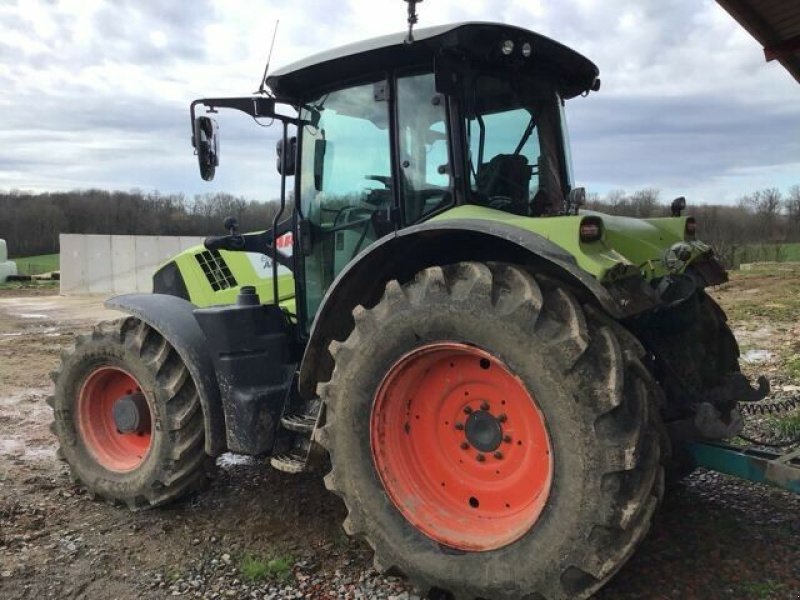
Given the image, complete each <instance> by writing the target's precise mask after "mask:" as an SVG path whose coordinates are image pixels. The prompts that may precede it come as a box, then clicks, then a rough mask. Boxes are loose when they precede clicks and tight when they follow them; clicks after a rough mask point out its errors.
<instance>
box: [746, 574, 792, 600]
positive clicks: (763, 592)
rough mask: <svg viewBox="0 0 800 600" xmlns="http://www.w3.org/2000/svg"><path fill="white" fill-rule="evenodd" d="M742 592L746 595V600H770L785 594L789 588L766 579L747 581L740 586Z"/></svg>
mask: <svg viewBox="0 0 800 600" xmlns="http://www.w3.org/2000/svg"><path fill="white" fill-rule="evenodd" d="M740 589H741V591H742V592H744V593H745V594H746V596H745V597H747V598H759V599H763V600H771V599H772V598H778V597H779V596H778V595H779V594H785V593H786V592H787V591H788V590H789V588H788V587H786V584H784V583H778V582H776V581H772V580H771V579H768V580H767V581H748V582H747V583H743V584H742V585H741V586H740Z"/></svg>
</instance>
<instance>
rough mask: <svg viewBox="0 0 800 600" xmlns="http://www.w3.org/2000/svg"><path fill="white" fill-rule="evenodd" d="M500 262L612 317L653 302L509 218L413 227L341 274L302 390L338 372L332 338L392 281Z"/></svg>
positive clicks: (316, 334)
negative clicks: (605, 279) (597, 274)
mask: <svg viewBox="0 0 800 600" xmlns="http://www.w3.org/2000/svg"><path fill="white" fill-rule="evenodd" d="M467 260H474V261H499V262H510V263H514V264H519V265H523V266H529V267H531V268H533V269H534V270H535V271H536V272H538V273H542V274H545V275H549V276H552V277H556V278H558V279H559V280H561V281H562V282H563V283H564V284H566V285H568V286H570V287H571V288H572V289H573V290H574V291H575V292H576V293H578V294H579V295H581V296H582V297H583V299H584V300H587V301H594V302H595V303H597V304H599V305H600V307H601V308H602V309H603V310H605V311H606V312H607V313H608V314H609V315H611V317H612V318H615V319H620V318H623V317H624V316H627V315H628V314H630V312H631V309H632V308H634V307H636V309H637V310H640V309H641V307H642V306H644V305H647V304H648V303H649V302H650V299H649V298H644V296H645V295H646V291H644V290H643V287H644V286H640V285H639V282H638V281H635V282H632V283H633V284H635V285H620V286H615V289H614V290H613V293H612V291H609V289H607V288H606V287H604V286H603V285H602V284H601V283H600V282H599V281H598V280H597V279H595V278H594V277H592V276H591V275H590V274H589V273H587V272H586V271H584V270H582V269H581V268H580V267H578V265H577V263H576V261H575V259H574V257H573V256H572V255H571V254H569V253H568V252H566V251H565V250H564V249H563V248H561V247H559V246H557V245H556V244H554V243H553V242H551V241H549V240H548V239H546V238H545V237H543V236H541V235H539V234H536V233H533V232H532V231H528V230H525V229H520V228H519V227H515V226H513V225H509V224H507V223H502V222H497V221H491V220H484V219H452V220H446V221H427V222H425V223H422V224H420V225H415V226H412V227H408V228H406V229H403V230H401V231H399V232H396V233H394V234H392V235H389V236H386V237H384V238H383V239H381V240H379V241H377V242H376V243H374V244H372V245H371V246H370V247H369V248H367V249H365V250H364V251H363V252H361V254H359V255H358V256H357V257H356V258H355V259H354V260H353V261H351V262H350V263H349V264H348V265H347V266H346V267H345V269H344V270H343V271H342V272H341V273H340V274H339V276H338V277H337V278H336V279H335V280H334V282H333V284H331V286H330V288H329V289H328V291H327V293H326V294H325V297H324V298H323V299H322V303H321V304H320V307H319V310H318V311H317V316H316V319H315V320H314V324H313V326H312V328H311V331H310V332H309V342H308V345H307V346H306V351H305V355H304V356H303V362H302V364H301V367H300V376H299V380H298V389H299V392H300V394H301V395H302V396H303V397H304V398H311V397H313V395H314V393H315V388H316V384H317V383H318V382H321V381H327V380H328V379H329V378H330V375H331V373H332V372H333V359H332V357H331V356H330V354H329V352H328V345H329V344H330V342H331V341H332V340H339V341H342V340H344V339H345V338H346V337H347V336H348V335H349V333H350V331H351V330H352V328H353V325H354V323H353V316H352V311H353V309H354V308H355V307H356V306H358V305H363V306H365V307H371V306H374V305H375V304H376V303H377V302H378V301H379V300H380V297H381V295H382V294H383V290H384V287H385V285H386V283H387V282H389V281H391V280H393V279H396V280H398V281H400V282H401V283H404V282H406V281H409V280H410V279H411V278H412V277H414V275H415V274H416V273H417V272H419V271H421V270H422V269H425V268H427V267H430V266H434V265H446V264H452V263H455V262H459V261H467Z"/></svg>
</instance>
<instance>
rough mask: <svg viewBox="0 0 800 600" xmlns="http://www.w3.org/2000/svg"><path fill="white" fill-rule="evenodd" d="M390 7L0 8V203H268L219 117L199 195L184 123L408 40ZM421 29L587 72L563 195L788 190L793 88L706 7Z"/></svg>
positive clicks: (558, 14)
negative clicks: (14, 194)
mask: <svg viewBox="0 0 800 600" xmlns="http://www.w3.org/2000/svg"><path fill="white" fill-rule="evenodd" d="M405 9H406V4H405V2H402V1H401V0H293V1H291V2H290V1H288V0H249V1H248V0H225V1H224V2H223V1H217V2H212V1H210V0H191V2H189V1H180V2H179V1H178V0H173V1H169V0H158V1H153V0H130V1H128V0H115V1H111V0H64V1H58V0H51V1H42V0H17V1H15V0H0V90H2V91H0V111H2V112H0V189H2V190H9V189H12V188H16V189H22V190H32V191H40V190H66V189H75V188H89V187H100V188H108V189H123V190H127V189H131V188H140V189H143V190H152V189H158V190H161V191H163V192H185V193H187V194H189V195H191V194H196V193H204V192H216V191H227V192H231V193H234V194H241V195H246V196H248V197H252V198H257V199H260V200H267V199H271V198H275V197H276V196H277V192H278V182H277V175H276V174H275V169H274V163H275V161H274V147H275V140H276V139H277V137H278V135H279V130H278V127H277V126H276V127H273V128H271V129H263V128H260V127H257V126H256V125H255V124H254V123H253V122H252V121H251V120H249V118H248V117H246V116H244V115H239V114H236V113H233V112H228V113H226V114H224V115H220V117H219V122H220V127H221V134H222V148H221V155H222V157H221V162H222V164H221V167H220V169H219V170H218V171H217V178H216V179H215V181H213V182H211V183H206V182H203V181H202V180H200V178H199V176H198V174H197V168H196V162H195V159H194V157H193V155H192V149H191V147H190V142H189V136H190V130H189V117H188V105H189V103H190V102H191V100H193V99H195V98H198V97H202V96H217V95H245V94H249V93H251V92H253V91H254V90H255V89H256V87H257V85H258V80H259V77H260V75H261V73H262V71H263V68H264V61H265V58H266V54H267V50H268V48H269V40H270V38H271V35H272V30H273V27H274V22H275V20H276V19H280V21H281V24H280V30H279V33H278V40H277V44H276V48H275V54H274V57H273V63H272V64H273V67H279V66H281V65H284V64H288V63H290V62H292V61H294V60H297V59H299V58H302V57H304V56H306V55H308V54H312V53H315V52H319V51H322V50H325V49H327V48H330V47H333V46H337V45H341V44H346V43H350V42H354V41H357V40H359V39H362V38H365V37H372V36H375V35H381V34H384V33H391V32H394V31H398V30H401V29H403V28H404V27H405V16H406V15H405ZM419 12H420V17H421V20H420V26H427V25H437V24H442V23H447V22H453V21H464V20H488V21H501V22H506V23H512V24H514V25H519V26H522V27H527V28H530V29H533V30H535V31H538V32H540V33H543V34H545V35H548V36H550V37H553V38H555V39H557V40H559V41H561V42H563V43H566V44H567V45H569V46H571V47H573V48H575V49H576V50H578V51H579V52H581V53H583V54H585V55H586V56H588V57H589V58H590V59H592V60H593V61H594V62H595V63H596V64H597V65H598V66H599V67H600V73H601V78H602V81H603V86H602V89H601V91H600V93H598V94H591V95H590V96H589V97H587V98H580V97H579V98H576V99H574V100H572V101H570V102H568V103H567V111H568V117H569V122H570V133H571V137H572V145H573V159H574V162H575V172H576V179H577V182H578V184H580V185H584V186H586V188H587V189H588V191H590V192H599V193H601V194H603V193H606V192H607V191H609V190H611V189H625V190H628V191H633V190H635V189H639V188H643V187H656V188H659V189H660V190H661V192H662V200H664V201H666V200H669V199H670V198H671V197H673V196H675V195H685V196H687V198H688V199H689V201H690V202H734V201H735V200H736V199H737V198H738V197H739V196H740V195H742V194H744V193H747V192H750V191H753V190H755V189H759V188H762V187H768V186H776V187H779V188H781V189H784V190H785V189H786V188H787V187H788V186H790V185H792V184H800V85H798V84H797V82H795V81H794V80H793V79H792V77H791V76H790V75H789V74H788V73H787V72H786V71H785V70H784V69H783V68H782V67H781V66H780V65H779V64H778V63H769V64H767V63H765V62H764V59H763V53H762V51H761V48H760V46H759V45H758V43H757V42H755V40H753V39H752V38H751V37H750V36H749V34H747V33H746V32H745V31H744V30H743V29H741V28H740V27H739V25H738V24H737V23H736V22H735V21H734V20H733V19H732V18H731V17H730V16H729V15H728V14H727V13H726V12H724V11H723V10H722V9H721V8H720V7H719V6H718V5H717V4H716V2H714V1H713V0H527V1H525V2H520V1H518V0H458V1H455V0H425V1H424V2H422V3H421V4H420V5H419Z"/></svg>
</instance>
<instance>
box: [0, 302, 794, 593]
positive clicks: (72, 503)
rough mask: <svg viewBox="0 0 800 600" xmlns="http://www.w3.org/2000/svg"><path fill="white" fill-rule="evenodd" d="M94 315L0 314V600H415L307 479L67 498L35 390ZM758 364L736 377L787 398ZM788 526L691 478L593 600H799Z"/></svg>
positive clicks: (786, 382)
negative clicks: (116, 501) (157, 497)
mask: <svg viewBox="0 0 800 600" xmlns="http://www.w3.org/2000/svg"><path fill="white" fill-rule="evenodd" d="M725 293H727V294H729V297H730V298H734V297H735V294H736V293H737V289H736V288H734V289H731V290H729V291H727V292H725ZM725 299H726V297H725V295H724V294H723V300H725ZM99 310H100V309H99V300H98V299H83V300H74V299H73V300H69V301H61V300H59V299H53V298H47V297H45V298H42V297H35V298H28V299H25V298H23V299H20V298H0V599H2V600H12V599H22V598H86V599H98V600H99V599H103V600H105V599H109V598H143V599H156V598H171V597H187V598H209V599H211V598H214V599H217V598H219V599H221V598H245V599H247V598H253V599H259V600H260V599H269V598H273V599H278V598H312V599H334V598H336V599H339V598H341V599H345V598H348V599H357V598H364V599H367V598H370V599H371V598H376V599H377V598H387V599H388V598H395V599H407V600H411V599H413V598H419V597H418V596H416V595H415V593H414V591H413V590H411V589H409V588H408V587H407V585H406V584H405V583H404V582H403V581H402V580H401V579H398V578H393V577H385V576H382V575H379V574H378V573H376V572H375V571H374V570H372V568H371V553H370V551H369V548H368V547H367V546H366V545H365V544H363V543H362V542H359V541H355V540H350V539H348V538H347V537H346V536H345V535H344V533H343V532H342V530H341V522H342V520H343V517H344V509H343V507H342V505H341V503H340V502H339V500H338V499H337V498H335V497H334V496H332V495H331V494H329V493H327V492H326V491H325V489H324V486H323V485H322V483H321V479H320V477H319V475H316V474H307V475H299V476H290V475H285V474H283V473H279V472H276V471H274V470H271V469H269V467H267V466H266V465H265V464H264V463H263V461H259V460H255V459H249V458H241V457H233V456H229V455H226V456H223V457H222V458H221V460H220V461H219V473H218V476H217V477H216V478H215V479H214V480H213V482H212V484H211V486H210V489H208V490H207V491H206V492H204V493H202V494H199V495H196V496H193V497H191V498H189V499H187V500H186V501H183V502H180V503H178V504H175V505H173V506H169V507H166V508H163V509H159V510H154V511H144V512H139V513H130V512H128V511H127V510H124V509H120V508H117V507H113V506H110V505H108V504H105V503H102V502H98V501H94V500H92V499H90V498H89V497H88V496H87V494H86V493H85V490H84V489H83V488H81V487H80V486H76V485H75V484H73V483H72V482H71V480H70V478H69V475H68V472H67V469H66V467H65V466H64V465H62V464H61V463H59V462H58V461H57V460H56V458H55V442H54V440H53V438H52V436H51V435H50V434H49V432H48V431H47V426H48V423H49V420H50V414H49V410H48V408H47V406H46V404H45V398H46V396H47V394H48V393H49V389H50V385H49V380H48V379H47V375H46V374H47V372H48V371H50V370H51V369H52V368H54V367H55V365H56V364H57V362H58V353H59V350H60V348H61V347H63V346H64V345H65V344H68V343H70V342H71V340H72V339H73V337H74V335H75V334H76V333H82V332H84V331H86V330H88V328H89V327H90V324H91V322H93V321H94V320H96V319H97V318H101V317H99ZM737 325H747V326H748V327H749V326H750V325H751V324H748V323H737ZM770 327H772V329H770V330H769V331H768V334H764V333H763V331H762V332H761V333H758V331H761V329H763V328H761V325H758V327H755V328H750V329H748V331H750V333H754V335H751V336H750V338H748V342H747V343H748V344H749V345H750V346H753V348H755V349H764V350H770V349H772V348H773V347H774V346H776V345H779V344H783V343H784V342H785V341H787V340H788V341H789V342H790V344H791V343H796V340H797V337H796V329H794V328H793V327H794V326H788V325H787V326H786V327H783V328H781V327H782V326H781V325H780V324H778V325H776V324H775V323H772V324H771V325H770ZM759 328H761V329H759ZM759 336H764V337H763V339H764V340H767V341H766V342H764V343H762V342H761V341H759V339H762V338H759ZM776 336H777V338H776ZM797 350H800V348H798V349H797ZM771 360H772V359H770V358H768V359H767V361H766V362H755V363H752V364H750V363H748V364H747V365H746V369H748V371H750V370H752V371H753V372H756V371H757V370H766V372H768V374H769V376H770V378H771V379H772V380H773V381H775V382H778V383H779V385H781V386H791V385H796V384H798V382H797V381H795V380H794V379H793V378H792V377H789V376H787V375H785V374H784V373H783V371H782V370H781V366H780V365H781V363H779V362H776V361H774V360H773V361H772V362H770V361H771ZM776 360H777V359H776ZM787 393H789V392H787ZM764 427H766V424H765V423H762V429H764ZM798 514H800V496H796V495H792V494H789V493H787V492H783V491H780V490H777V489H772V488H768V487H765V486H761V485H757V484H751V483H748V482H744V481H740V480H736V479H733V478H729V477H726V476H723V475H718V474H715V473H709V472H704V471H699V472H697V473H695V474H694V475H692V476H691V477H690V478H688V479H687V480H685V481H684V482H683V483H682V484H680V485H678V487H677V488H676V489H674V490H672V492H671V493H670V494H669V495H668V497H667V498H666V500H665V502H664V505H663V507H662V509H661V511H660V512H659V514H658V516H657V518H656V520H655V522H654V523H653V527H652V529H651V531H650V534H649V535H648V537H647V539H646V540H645V542H644V543H643V544H642V546H641V547H640V548H639V549H638V550H637V552H636V553H635V554H634V556H633V557H632V559H631V560H630V561H629V562H628V563H627V564H626V565H625V566H624V567H623V568H622V570H621V571H620V572H619V573H618V575H617V576H616V577H615V578H614V579H613V580H612V581H611V583H610V584H609V585H608V586H607V587H606V588H604V589H603V590H602V591H601V592H600V593H599V594H597V596H596V598H598V599H602V600H611V599H613V600H627V599H634V598H637V599H638V598H641V599H645V598H647V599H651V598H655V599H673V598H675V599H678V598H680V599H684V598H685V599H695V598H697V599H711V600H713V599H716V598H725V599H728V598H730V599H737V600H738V599H745V600H750V599H776V600H777V599H780V600H798V598H800V519H799V518H798Z"/></svg>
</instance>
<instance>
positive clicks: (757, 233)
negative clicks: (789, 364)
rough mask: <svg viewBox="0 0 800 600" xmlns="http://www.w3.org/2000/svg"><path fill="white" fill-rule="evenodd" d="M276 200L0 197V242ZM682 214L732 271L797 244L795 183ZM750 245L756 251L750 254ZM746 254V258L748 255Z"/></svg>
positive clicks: (639, 200)
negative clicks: (691, 218) (749, 259)
mask: <svg viewBox="0 0 800 600" xmlns="http://www.w3.org/2000/svg"><path fill="white" fill-rule="evenodd" d="M670 201H671V199H662V198H661V197H660V192H659V190H657V189H652V188H649V189H643V190H638V191H635V192H632V193H627V192H625V191H622V190H615V191H611V192H609V193H607V194H605V195H604V196H600V195H597V194H591V195H590V196H589V198H588V203H587V208H590V209H594V210H598V211H600V212H604V213H609V214H613V215H624V216H632V217H640V218H648V217H660V216H668V215H669V204H670ZM277 210H278V202H277V201H271V202H267V203H262V202H257V201H255V200H252V199H248V198H244V197H241V196H234V195H232V194H226V193H215V194H204V195H198V196H194V197H192V198H188V197H186V196H185V195H183V194H162V193H159V192H157V191H155V192H142V191H139V190H132V191H127V192H122V191H105V190H94V189H90V190H79V191H70V192H44V193H25V192H17V191H12V192H0V238H2V239H5V240H6V241H7V242H8V248H9V252H10V254H11V256H33V255H38V254H52V253H56V252H58V235H59V234H60V233H82V234H86V233H88V234H92V233H95V234H122V235H197V236H204V235H218V234H221V233H224V229H223V226H222V222H223V220H224V219H225V217H227V216H230V215H235V216H237V217H238V218H239V222H240V223H241V226H242V229H243V230H248V231H256V230H261V229H267V228H269V227H270V226H271V225H272V220H273V218H274V216H275V214H276V212H277ZM687 212H688V213H689V214H691V215H693V216H694V217H695V218H696V219H697V222H698V236H699V238H700V239H702V240H704V241H707V242H709V243H711V244H712V245H713V246H714V247H715V248H716V249H717V252H718V254H719V255H720V256H721V257H722V258H723V259H724V260H725V262H727V263H728V264H729V266H736V265H737V264H738V262H740V261H741V260H745V259H746V258H747V257H748V256H751V255H752V253H753V252H755V253H756V255H755V256H752V260H776V259H778V260H779V259H780V253H781V247H782V245H784V244H786V243H790V242H800V185H794V186H791V187H790V188H789V189H788V190H787V191H786V193H782V192H781V191H780V190H779V189H777V188H765V189H762V190H756V191H754V192H752V193H749V194H746V195H743V196H742V197H741V198H740V199H739V200H738V202H736V203H735V204H733V205H719V204H694V203H692V202H691V199H690V202H689V208H688V210H687ZM754 248H755V251H754V250H753V249H754ZM748 252H750V253H751V254H748Z"/></svg>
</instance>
